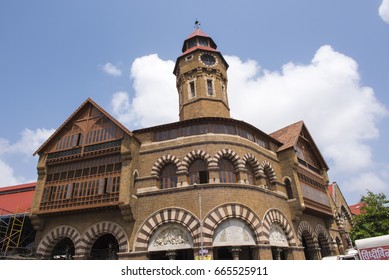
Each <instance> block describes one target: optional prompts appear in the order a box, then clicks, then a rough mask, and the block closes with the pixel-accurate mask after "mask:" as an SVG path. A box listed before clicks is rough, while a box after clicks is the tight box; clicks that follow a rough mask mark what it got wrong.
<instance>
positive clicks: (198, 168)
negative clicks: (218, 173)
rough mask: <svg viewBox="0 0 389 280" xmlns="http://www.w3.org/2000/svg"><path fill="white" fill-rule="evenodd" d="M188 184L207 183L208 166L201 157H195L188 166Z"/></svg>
mask: <svg viewBox="0 0 389 280" xmlns="http://www.w3.org/2000/svg"><path fill="white" fill-rule="evenodd" d="M188 177H189V184H190V185H193V184H195V183H196V184H207V183H208V181H209V174H208V166H207V163H206V162H205V161H204V160H202V159H196V160H195V161H193V162H192V164H191V165H190V166H189V174H188Z"/></svg>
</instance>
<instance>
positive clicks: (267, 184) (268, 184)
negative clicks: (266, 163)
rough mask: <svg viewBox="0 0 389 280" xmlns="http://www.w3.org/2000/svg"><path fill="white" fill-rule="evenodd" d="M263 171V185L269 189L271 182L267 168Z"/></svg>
mask: <svg viewBox="0 0 389 280" xmlns="http://www.w3.org/2000/svg"><path fill="white" fill-rule="evenodd" d="M264 171H265V184H266V186H267V187H268V188H270V187H271V181H270V174H271V172H270V170H269V168H265V170H264Z"/></svg>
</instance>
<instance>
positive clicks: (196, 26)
mask: <svg viewBox="0 0 389 280" xmlns="http://www.w3.org/2000/svg"><path fill="white" fill-rule="evenodd" d="M200 25H201V23H200V21H199V20H197V19H196V21H195V26H194V27H195V28H196V29H200Z"/></svg>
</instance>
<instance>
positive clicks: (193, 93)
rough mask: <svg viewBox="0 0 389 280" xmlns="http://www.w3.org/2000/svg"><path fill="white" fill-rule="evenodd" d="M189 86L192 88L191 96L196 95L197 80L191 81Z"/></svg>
mask: <svg viewBox="0 0 389 280" xmlns="http://www.w3.org/2000/svg"><path fill="white" fill-rule="evenodd" d="M189 88H190V95H191V97H195V96H196V89H195V82H194V81H192V82H190V83H189Z"/></svg>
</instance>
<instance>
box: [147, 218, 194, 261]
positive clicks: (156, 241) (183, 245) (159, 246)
mask: <svg viewBox="0 0 389 280" xmlns="http://www.w3.org/2000/svg"><path fill="white" fill-rule="evenodd" d="M148 251H149V258H150V259H152V260H193V259H194V252H193V239H192V235H191V234H190V232H189V231H188V230H187V229H186V228H185V227H184V226H182V225H180V224H176V223H170V224H167V225H164V226H161V227H160V228H158V229H157V230H156V231H155V232H154V233H153V234H152V236H151V238H150V241H149V244H148Z"/></svg>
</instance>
